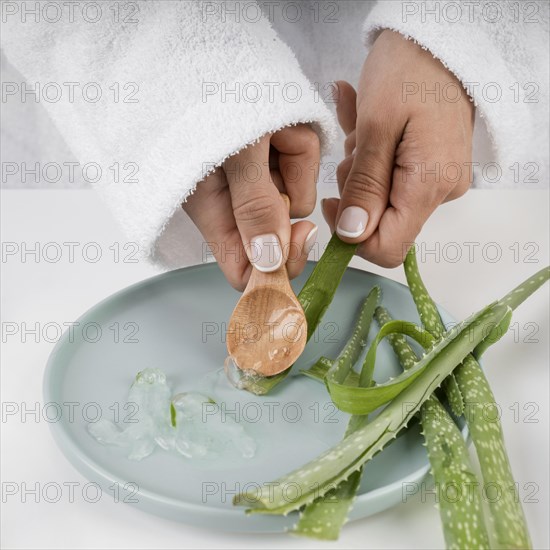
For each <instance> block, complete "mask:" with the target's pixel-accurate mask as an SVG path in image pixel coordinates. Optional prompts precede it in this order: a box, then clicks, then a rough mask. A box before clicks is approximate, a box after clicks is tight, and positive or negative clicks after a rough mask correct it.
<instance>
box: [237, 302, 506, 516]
mask: <svg viewBox="0 0 550 550" xmlns="http://www.w3.org/2000/svg"><path fill="white" fill-rule="evenodd" d="M506 311H507V308H506V306H503V305H501V304H492V305H490V306H488V307H486V308H484V309H483V310H481V311H480V312H479V313H477V314H475V315H473V316H471V317H470V318H468V319H466V320H465V321H463V322H462V323H460V324H458V325H457V326H456V327H454V328H453V329H452V330H451V331H449V332H448V333H447V334H446V335H445V337H444V338H443V339H442V340H440V341H439V342H437V343H436V344H435V345H434V347H433V348H432V349H431V350H430V351H428V352H427V353H426V354H425V355H424V356H423V357H422V359H421V360H420V361H419V362H418V364H419V365H422V366H424V364H428V365H429V368H427V369H423V370H422V373H421V374H420V376H419V377H418V378H417V380H416V381H415V383H414V384H411V385H410V386H409V387H407V388H406V389H405V390H404V391H402V392H401V393H400V394H399V395H398V396H396V397H395V398H394V399H393V401H392V402H391V403H390V404H389V405H388V406H387V407H385V408H384V410H383V411H382V412H381V413H380V414H379V415H378V416H377V417H376V419H375V420H374V421H373V422H370V423H369V424H367V425H366V426H364V427H363V428H361V429H360V430H358V431H357V432H355V433H354V434H351V435H350V436H349V437H346V438H345V439H344V440H343V441H341V442H340V443H339V444H337V445H336V446H334V447H332V448H331V449H329V450H328V451H326V452H325V453H323V454H322V455H321V456H319V457H318V458H316V459H314V460H312V461H311V462H309V463H308V464H306V465H305V466H302V467H301V468H298V469H297V470H294V471H293V472H291V473H290V474H288V475H286V476H284V477H282V478H279V479H278V480H276V481H275V482H273V483H268V484H265V485H264V486H263V487H262V488H261V490H260V491H259V494H258V493H257V492H255V493H252V492H244V493H240V494H238V495H236V496H235V498H234V500H233V502H234V504H237V505H244V506H248V507H249V510H248V511H249V512H250V513H253V512H256V513H269V514H286V513H288V512H291V511H293V510H296V509H298V508H300V507H301V506H303V505H304V504H308V503H309V502H311V501H312V500H314V499H315V498H318V497H319V496H323V495H324V494H326V492H327V491H329V490H330V489H332V488H334V487H335V486H337V485H338V484H339V483H340V482H342V481H343V480H345V479H347V478H348V477H349V475H350V474H352V473H353V472H355V471H356V470H358V469H359V468H360V467H361V466H362V465H363V464H364V463H365V462H367V461H368V460H370V459H371V458H372V457H373V456H374V455H375V454H376V453H378V452H380V451H381V450H382V449H383V448H384V447H385V446H386V445H387V444H388V443H389V442H390V441H391V440H392V439H395V437H397V435H398V433H399V432H400V431H401V430H402V429H403V428H404V427H406V426H407V424H408V423H409V421H410V420H411V418H412V417H413V416H414V415H415V414H416V412H417V411H418V410H419V409H420V407H421V406H422V404H423V403H424V402H425V401H426V400H427V399H428V398H429V396H430V395H431V394H432V393H433V391H434V390H435V389H436V388H437V387H439V385H440V384H441V382H442V381H443V380H444V378H445V377H446V376H447V375H448V374H449V373H450V372H452V371H453V369H454V368H455V367H456V365H458V364H459V363H460V361H461V360H462V359H463V358H464V357H465V356H466V355H467V354H468V353H470V352H471V351H472V350H473V349H474V348H475V346H476V345H477V344H479V342H480V341H481V340H482V339H483V337H484V336H483V334H482V332H483V330H482V329H483V326H485V325H486V324H487V323H498V322H499V321H500V319H502V318H503V317H504V315H505V314H506ZM290 489H292V491H291V490H290Z"/></svg>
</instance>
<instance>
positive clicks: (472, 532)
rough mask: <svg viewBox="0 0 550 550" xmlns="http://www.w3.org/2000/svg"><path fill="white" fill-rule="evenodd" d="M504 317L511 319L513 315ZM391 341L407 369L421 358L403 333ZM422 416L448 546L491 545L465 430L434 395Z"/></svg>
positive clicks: (380, 313)
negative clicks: (464, 436) (459, 426)
mask: <svg viewBox="0 0 550 550" xmlns="http://www.w3.org/2000/svg"><path fill="white" fill-rule="evenodd" d="M375 315H376V320H377V321H378V324H379V325H380V326H382V325H384V324H386V323H389V322H390V321H391V320H392V318H391V316H390V315H389V313H388V312H387V311H386V310H385V309H384V308H382V307H379V308H377V309H376V314H375ZM504 319H507V320H508V322H509V320H510V316H509V315H505V316H504ZM388 341H389V342H390V344H391V346H392V348H393V350H394V352H395V354H396V355H397V357H398V359H399V362H400V363H401V365H402V366H403V368H404V369H407V368H411V366H412V365H414V364H415V363H416V361H418V357H417V356H416V354H415V352H414V350H413V349H412V347H411V346H410V345H409V343H408V342H407V340H406V338H405V337H404V336H403V335H391V336H389V337H388ZM420 417H421V423H422V434H423V435H424V439H425V442H426V443H425V444H426V450H427V453H428V458H429V460H430V465H431V473H432V476H433V479H434V485H435V491H436V495H437V496H438V501H439V503H438V504H439V516H440V518H441V524H442V526H443V535H444V537H445V543H446V546H447V548H458V549H461V548H469V549H478V548H479V549H483V548H488V547H489V534H488V531H487V527H486V523H485V516H484V513H483V507H482V502H481V493H480V490H479V483H478V481H477V476H476V473H475V471H474V469H473V467H472V462H471V460H470V453H469V452H468V448H467V446H466V442H465V441H464V438H463V437H462V433H461V432H460V430H459V429H458V426H457V425H456V424H455V422H454V421H453V419H452V418H451V416H450V415H449V413H448V412H447V411H446V409H445V407H443V405H441V403H440V402H439V400H438V399H437V397H436V396H435V395H433V394H432V395H431V397H430V398H429V399H428V400H427V401H426V402H425V403H424V404H423V405H422V407H421V408H420Z"/></svg>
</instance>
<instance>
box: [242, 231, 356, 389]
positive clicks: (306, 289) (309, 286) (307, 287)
mask: <svg viewBox="0 0 550 550" xmlns="http://www.w3.org/2000/svg"><path fill="white" fill-rule="evenodd" d="M356 249H357V245H356V244H349V243H345V242H343V241H341V240H340V239H339V238H338V236H337V235H336V233H334V234H333V235H332V237H331V239H330V241H329V242H328V244H327V247H326V249H325V251H324V252H323V255H322V256H321V258H319V261H318V262H317V264H316V265H315V267H314V268H313V271H312V272H311V275H310V276H309V277H308V280H307V281H306V282H305V284H304V286H303V287H302V290H301V291H300V292H299V294H298V301H299V302H300V304H301V305H302V308H303V309H304V313H305V316H306V323H307V339H308V340H309V339H310V338H311V336H312V334H313V333H314V332H315V330H316V329H317V327H318V326H319V323H320V322H321V319H322V318H323V315H324V314H325V312H326V310H327V309H328V307H329V305H330V304H331V302H332V299H333V298H334V294H336V290H337V288H338V285H339V284H340V281H341V280H342V277H343V276H344V273H345V271H346V269H347V267H348V264H349V263H350V261H351V259H352V258H353V255H354V254H355V250H356ZM289 373H290V368H289V369H287V370H285V371H283V372H281V373H279V374H277V375H275V376H270V377H266V378H260V379H257V380H254V381H253V382H251V383H250V384H248V383H247V382H246V381H245V382H244V383H243V384H242V389H245V390H247V391H249V392H251V393H254V394H256V395H265V394H266V393H269V392H270V391H271V390H272V389H273V388H274V387H275V386H277V385H278V384H280V383H281V382H282V381H283V380H284V379H285V378H286V377H287V376H288V374H289Z"/></svg>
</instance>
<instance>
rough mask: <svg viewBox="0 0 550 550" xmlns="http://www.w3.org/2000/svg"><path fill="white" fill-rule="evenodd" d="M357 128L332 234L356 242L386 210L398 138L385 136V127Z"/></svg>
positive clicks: (371, 228) (376, 222)
mask: <svg viewBox="0 0 550 550" xmlns="http://www.w3.org/2000/svg"><path fill="white" fill-rule="evenodd" d="M360 129H361V128H360V127H359V126H358V135H357V149H356V152H355V155H354V156H355V158H354V160H353V164H352V166H351V170H350V172H349V174H348V176H347V178H346V181H345V183H344V188H343V191H342V197H341V200H340V204H339V207H338V214H337V216H336V220H337V221H336V233H337V234H338V236H339V237H341V238H342V240H344V241H346V242H351V243H359V242H363V241H364V240H366V239H367V238H368V237H369V236H370V235H371V234H372V233H373V232H374V231H375V230H376V228H377V226H378V223H379V222H380V218H381V217H382V214H383V213H384V211H385V210H386V208H387V205H388V200H389V195H390V190H391V182H392V174H393V166H394V157H395V150H396V147H397V145H398V143H399V140H400V137H401V131H400V132H399V134H397V133H396V134H395V135H392V136H388V130H387V127H384V126H382V125H381V126H379V127H377V128H376V127H372V125H371V127H370V128H369V127H366V128H365V127H363V128H362V129H363V132H361V133H359V130H360Z"/></svg>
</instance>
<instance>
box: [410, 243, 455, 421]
mask: <svg viewBox="0 0 550 550" xmlns="http://www.w3.org/2000/svg"><path fill="white" fill-rule="evenodd" d="M415 272H418V266H417V265H416V245H413V246H412V247H411V248H410V249H409V252H408V254H407V257H406V260H405V276H406V277H407V283H408V285H409V288H410V290H411V293H412V292H413V291H414V292H415V295H416V296H417V297H418V301H417V299H416V298H415V304H416V309H417V310H418V315H419V316H420V321H421V322H422V324H423V325H424V328H425V329H426V330H427V331H428V332H430V333H431V334H432V335H433V336H434V337H435V338H441V336H442V334H443V333H444V332H445V330H446V329H445V325H444V324H443V322H442V321H441V317H440V315H439V310H438V309H437V306H436V304H435V302H434V301H433V300H432V298H431V296H430V295H429V294H428V291H427V290H426V287H425V286H424V282H423V281H422V279H419V278H416V277H413V276H411V274H414V273H415ZM409 279H410V280H409ZM411 285H412V286H411ZM443 389H444V390H445V394H446V395H447V400H448V402H449V405H450V407H451V410H452V411H453V413H454V414H455V415H456V416H461V415H462V414H463V412H464V400H463V398H462V395H461V393H460V388H459V387H458V384H457V382H456V378H455V375H454V373H453V374H451V375H450V376H449V378H448V379H447V380H445V382H444V383H443Z"/></svg>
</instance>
